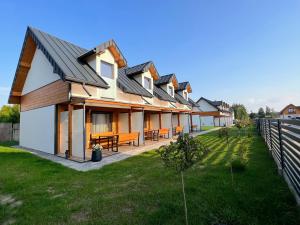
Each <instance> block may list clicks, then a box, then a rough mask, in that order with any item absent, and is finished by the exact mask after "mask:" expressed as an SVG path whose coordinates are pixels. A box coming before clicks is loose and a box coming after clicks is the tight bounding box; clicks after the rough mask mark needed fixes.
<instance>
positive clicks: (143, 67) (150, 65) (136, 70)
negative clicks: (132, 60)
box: [125, 61, 159, 80]
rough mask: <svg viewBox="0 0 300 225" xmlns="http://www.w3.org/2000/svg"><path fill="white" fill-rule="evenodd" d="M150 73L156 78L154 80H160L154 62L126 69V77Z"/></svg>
mask: <svg viewBox="0 0 300 225" xmlns="http://www.w3.org/2000/svg"><path fill="white" fill-rule="evenodd" d="M148 70H149V71H150V73H151V75H152V77H153V78H154V80H157V79H159V74H158V72H157V70H156V68H155V66H154V63H153V62H152V61H149V62H145V63H142V64H139V65H136V66H132V67H127V68H126V69H125V72H126V75H128V76H134V75H137V74H141V73H144V72H146V71H148Z"/></svg>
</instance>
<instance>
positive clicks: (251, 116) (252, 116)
mask: <svg viewBox="0 0 300 225" xmlns="http://www.w3.org/2000/svg"><path fill="white" fill-rule="evenodd" d="M249 117H250V119H255V118H256V117H257V115H256V113H254V112H251V113H250V114H249Z"/></svg>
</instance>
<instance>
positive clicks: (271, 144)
mask: <svg viewBox="0 0 300 225" xmlns="http://www.w3.org/2000/svg"><path fill="white" fill-rule="evenodd" d="M269 136H270V139H269V140H270V148H271V149H270V151H272V150H273V143H272V129H271V120H269Z"/></svg>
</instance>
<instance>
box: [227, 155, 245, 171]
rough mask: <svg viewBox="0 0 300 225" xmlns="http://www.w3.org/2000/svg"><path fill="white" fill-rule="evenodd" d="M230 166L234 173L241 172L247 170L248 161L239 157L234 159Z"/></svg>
mask: <svg viewBox="0 0 300 225" xmlns="http://www.w3.org/2000/svg"><path fill="white" fill-rule="evenodd" d="M230 166H231V168H232V171H233V172H241V171H244V170H245V169H246V160H244V159H243V158H242V157H241V156H237V157H235V158H234V159H232V161H231V163H230Z"/></svg>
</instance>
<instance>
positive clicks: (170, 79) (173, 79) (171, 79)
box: [155, 73, 178, 88]
mask: <svg viewBox="0 0 300 225" xmlns="http://www.w3.org/2000/svg"><path fill="white" fill-rule="evenodd" d="M170 82H173V85H174V84H175V85H174V87H175V88H177V87H178V81H177V78H176V75H175V74H174V73H171V74H168V75H163V76H160V78H159V79H158V80H157V81H155V84H156V85H157V86H161V85H164V84H168V83H170Z"/></svg>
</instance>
